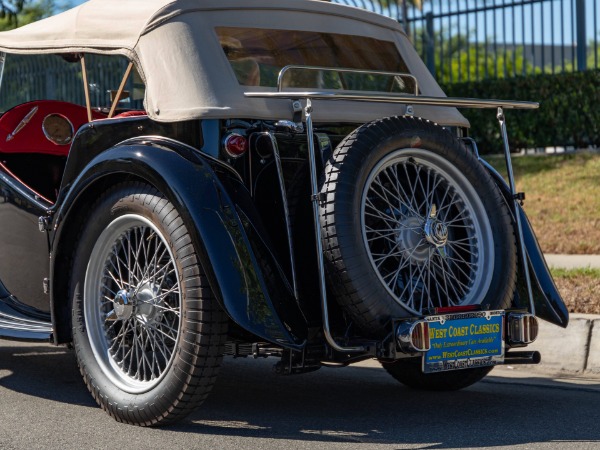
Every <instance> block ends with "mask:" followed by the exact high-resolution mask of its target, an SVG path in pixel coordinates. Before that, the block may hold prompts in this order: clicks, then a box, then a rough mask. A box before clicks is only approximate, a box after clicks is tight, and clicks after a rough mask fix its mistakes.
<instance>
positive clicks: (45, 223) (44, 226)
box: [38, 216, 51, 233]
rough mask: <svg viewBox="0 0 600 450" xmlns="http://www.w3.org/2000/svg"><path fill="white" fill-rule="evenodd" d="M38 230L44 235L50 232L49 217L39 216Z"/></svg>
mask: <svg viewBox="0 0 600 450" xmlns="http://www.w3.org/2000/svg"><path fill="white" fill-rule="evenodd" d="M38 229H39V230H40V231H41V232H42V233H45V232H46V231H50V229H51V226H50V217H48V216H40V217H38Z"/></svg>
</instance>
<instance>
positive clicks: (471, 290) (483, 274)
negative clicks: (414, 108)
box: [361, 148, 494, 314]
mask: <svg viewBox="0 0 600 450" xmlns="http://www.w3.org/2000/svg"><path fill="white" fill-rule="evenodd" d="M361 220H362V226H361V229H362V231H363V242H364V245H365V248H366V250H367V253H368V256H369V260H370V262H371V265H372V267H373V269H374V271H375V273H376V274H377V276H378V278H379V280H380V281H381V283H382V284H383V285H384V286H385V287H386V289H387V291H388V292H389V294H390V295H391V296H392V297H393V298H394V299H395V301H396V302H398V303H400V304H401V305H402V306H404V307H405V308H406V309H407V310H409V311H410V312H412V313H415V314H422V313H424V312H425V311H427V310H429V309H431V308H434V307H440V306H458V305H467V304H472V303H475V302H477V301H479V300H480V298H481V296H482V294H485V292H486V291H487V289H488V287H489V285H490V279H491V274H492V272H493V267H490V266H489V264H493V261H494V248H493V239H492V238H491V228H490V223H489V219H488V217H487V214H486V212H485V208H484V206H483V204H482V202H481V200H480V199H479V196H478V194H477V192H476V191H475V188H474V187H473V185H472V184H471V183H469V182H468V180H467V179H466V178H465V176H464V175H463V174H462V173H461V172H460V171H459V170H458V169H457V168H456V167H455V166H454V165H452V164H451V163H450V162H449V161H448V160H447V159H445V158H442V157H440V156H439V155H437V154H435V153H432V152H430V151H426V150H422V149H417V148H406V149H398V150H396V151H394V152H392V153H390V154H388V155H387V156H386V157H384V158H383V159H382V160H381V161H379V163H378V164H377V165H376V166H375V167H374V168H373V170H372V171H371V173H370V175H369V177H368V179H367V182H366V184H365V187H364V190H363V194H362V202H361ZM484 261H487V262H488V265H487V267H484Z"/></svg>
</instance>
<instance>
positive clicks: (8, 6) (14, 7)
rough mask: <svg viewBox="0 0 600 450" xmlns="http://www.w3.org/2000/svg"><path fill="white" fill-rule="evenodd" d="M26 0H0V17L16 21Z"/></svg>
mask: <svg viewBox="0 0 600 450" xmlns="http://www.w3.org/2000/svg"><path fill="white" fill-rule="evenodd" d="M26 1H27V0H0V19H8V20H10V21H13V20H14V21H16V19H17V14H18V13H20V12H21V11H22V10H23V6H24V5H25V2H26Z"/></svg>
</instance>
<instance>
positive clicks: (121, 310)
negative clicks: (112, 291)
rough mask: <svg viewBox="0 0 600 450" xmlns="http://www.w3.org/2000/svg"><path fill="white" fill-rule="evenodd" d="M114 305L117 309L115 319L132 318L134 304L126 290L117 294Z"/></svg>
mask: <svg viewBox="0 0 600 450" xmlns="http://www.w3.org/2000/svg"><path fill="white" fill-rule="evenodd" d="M113 303H114V308H115V314H114V318H115V319H119V320H127V319H129V318H130V317H131V313H133V302H132V301H131V300H130V299H129V293H128V292H127V291H126V290H125V289H121V290H120V291H119V292H117V295H116V297H115V300H114V301H113Z"/></svg>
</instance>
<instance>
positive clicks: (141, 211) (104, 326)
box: [71, 183, 226, 425]
mask: <svg viewBox="0 0 600 450" xmlns="http://www.w3.org/2000/svg"><path fill="white" fill-rule="evenodd" d="M71 286H72V287H71V294H72V298H73V324H74V328H73V341H74V346H75V350H76V354H77V360H78V363H79V367H80V370H81V373H82V375H83V378H84V380H85V382H86V384H87V386H88V388H89V390H90V392H91V393H92V395H93V396H94V398H95V399H96V401H97V402H98V403H99V404H100V406H102V408H104V409H105V410H106V411H107V412H108V413H109V414H110V415H112V416H113V417H115V418H116V419H117V420H119V421H122V422H126V423H131V424H137V425H158V424H163V423H168V422H172V421H174V420H177V419H180V418H182V417H184V416H185V415H186V414H188V413H189V412H190V411H192V410H193V409H194V408H195V407H196V406H198V405H199V404H200V403H201V402H202V401H203V400H204V398H205V397H206V396H207V395H208V392H209V391H210V389H211V387H212V384H213V382H214V380H215V377H216V375H217V372H218V368H219V365H220V362H221V354H222V351H223V345H224V341H225V333H226V318H225V316H224V313H223V312H222V310H221V309H220V308H219V306H218V305H217V303H216V301H215V299H214V297H213V295H212V292H211V290H210V287H209V286H208V283H207V280H206V277H205V275H204V271H203V269H202V266H201V264H200V261H199V259H198V255H197V254H196V251H195V248H194V245H193V243H192V240H191V237H190V234H189V231H188V229H187V227H186V225H185V223H184V222H183V220H182V218H181V216H180V215H179V213H178V211H177V210H176V208H175V207H174V206H173V205H172V204H171V203H170V202H169V201H168V200H167V199H166V198H165V197H164V196H162V195H161V194H160V193H159V192H158V191H156V190H155V189H154V188H152V187H149V186H147V185H144V184H140V183H135V184H134V183H127V184H123V185H120V186H118V187H115V188H114V189H112V190H111V191H110V192H108V193H107V194H105V195H104V196H103V197H102V198H101V199H100V200H99V201H98V202H97V203H96V204H95V205H94V206H93V207H92V212H91V213H90V216H89V218H88V219H87V220H86V221H85V225H84V226H83V228H82V230H81V234H80V241H79V245H78V247H77V251H76V254H75V258H74V263H73V271H72V284H71Z"/></svg>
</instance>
